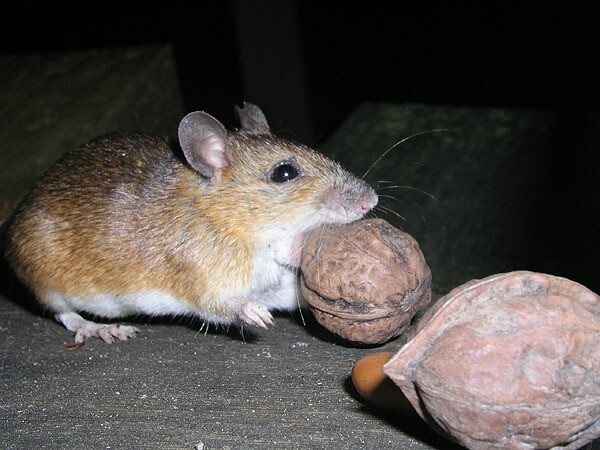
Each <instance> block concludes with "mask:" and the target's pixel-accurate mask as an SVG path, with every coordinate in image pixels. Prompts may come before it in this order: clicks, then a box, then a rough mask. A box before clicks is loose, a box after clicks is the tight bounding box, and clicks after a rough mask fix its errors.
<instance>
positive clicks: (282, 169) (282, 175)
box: [269, 161, 300, 183]
mask: <svg viewBox="0 0 600 450" xmlns="http://www.w3.org/2000/svg"><path fill="white" fill-rule="evenodd" d="M299 175H300V170H299V169H298V167H297V166H296V164H294V163H293V162H292V161H282V162H280V163H278V164H276V165H275V166H274V167H273V168H272V169H271V173H270V175H269V178H270V180H271V181H274V182H275V183H286V182H288V181H291V180H293V179H294V178H296V177H298V176H299Z"/></svg>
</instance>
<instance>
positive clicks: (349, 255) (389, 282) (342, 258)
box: [301, 219, 431, 344]
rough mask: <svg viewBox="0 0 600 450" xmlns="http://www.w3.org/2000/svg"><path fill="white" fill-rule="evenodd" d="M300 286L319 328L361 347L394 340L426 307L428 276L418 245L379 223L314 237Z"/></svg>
mask: <svg viewBox="0 0 600 450" xmlns="http://www.w3.org/2000/svg"><path fill="white" fill-rule="evenodd" d="M301 284H302V293H303V295H304V297H305V298H306V300H307V302H308V303H309V305H310V308H311V310H312V312H313V314H314V316H315V318H316V319H317V321H318V322H319V323H320V324H321V325H323V326H324V327H325V328H327V329H328V330H329V331H331V332H333V333H334V334H336V335H338V336H340V337H342V338H344V339H346V340H348V341H352V342H356V343H362V344H380V343H383V342H386V341H388V340H390V339H392V338H394V337H396V336H398V335H399V334H401V333H402V332H403V331H404V330H405V329H406V327H407V326H408V324H409V323H410V321H411V319H412V318H413V316H414V315H415V314H416V313H417V312H418V311H420V310H421V309H423V308H424V307H425V306H426V305H428V304H429V302H430V301H431V271H430V270H429V267H428V266H427V263H426V262H425V258H424V256H423V254H422V252H421V250H420V248H419V245H418V243H417V242H416V241H415V239H414V238H412V237H411V236H410V235H408V234H406V233H403V232H401V231H400V230H398V229H396V228H394V227H393V226H391V225H390V224H389V223H387V222H386V221H385V220H382V219H369V220H362V221H359V222H355V223H352V224H348V225H335V226H324V227H322V228H319V229H317V230H315V231H313V232H312V233H311V234H310V235H309V236H308V238H307V241H306V243H305V245H304V249H303V254H302V283H301Z"/></svg>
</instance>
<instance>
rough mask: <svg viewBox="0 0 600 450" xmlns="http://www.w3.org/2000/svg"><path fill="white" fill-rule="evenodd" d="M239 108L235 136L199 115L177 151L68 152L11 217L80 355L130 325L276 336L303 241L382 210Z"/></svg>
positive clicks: (153, 139) (100, 146)
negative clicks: (173, 322) (185, 322)
mask: <svg viewBox="0 0 600 450" xmlns="http://www.w3.org/2000/svg"><path fill="white" fill-rule="evenodd" d="M234 111H235V114H236V115H237V118H238V120H239V124H240V127H239V128H237V129H233V130H231V131H230V130H227V129H226V128H225V126H224V125H223V124H222V123H221V122H219V121H218V120H217V119H216V118H214V117H213V116H211V115H210V114H208V113H206V112H204V111H194V112H191V113H189V114H187V115H186V116H185V117H183V119H182V120H181V122H180V124H179V127H178V130H177V135H178V139H177V140H169V139H168V138H165V137H158V136H153V135H149V134H145V133H139V132H123V131H122V132H114V133H111V134H108V135H105V136H102V137H99V138H96V139H94V140H92V141H91V142H89V143H86V144H84V145H82V146H81V147H78V148H76V149H73V150H71V151H68V152H67V153H65V154H64V155H63V156H62V157H61V158H60V159H59V160H58V161H57V162H56V163H55V164H54V165H53V166H51V168H50V169H49V170H48V171H47V172H46V173H45V174H44V175H43V176H42V177H41V179H40V180H38V181H37V182H36V183H35V184H34V186H33V187H32V188H31V190H30V191H29V193H28V194H27V195H26V196H25V197H24V198H23V200H22V202H21V203H20V204H19V205H18V206H17V207H16V209H15V211H14V213H13V215H12V217H11V218H10V220H9V223H8V224H7V229H6V237H5V247H6V249H5V256H6V258H7V260H8V261H9V264H10V266H11V267H12V270H13V271H14V273H15V274H16V276H17V277H18V278H19V279H20V280H21V281H22V282H23V283H24V284H25V285H26V286H27V287H28V288H29V289H30V291H31V292H32V293H33V295H34V296H35V298H36V299H37V301H38V302H39V303H40V304H41V305H42V306H43V307H44V308H45V309H46V310H48V311H49V312H50V313H51V314H53V316H54V318H55V319H56V321H57V322H59V323H61V324H62V325H64V327H65V328H66V329H67V330H69V331H71V332H73V333H74V335H75V342H76V344H80V343H82V342H84V340H85V338H87V337H94V338H99V339H101V340H102V341H104V342H106V343H111V342H114V341H115V340H127V339H128V338H132V337H134V336H135V335H136V334H137V333H138V332H139V329H138V328H137V327H134V326H130V325H122V324H119V323H104V322H94V321H93V320H98V319H97V318H102V319H104V321H105V322H106V321H109V322H113V321H115V320H116V319H123V318H126V317H128V316H135V315H147V316H152V317H159V316H182V315H184V316H195V317H199V318H201V319H202V320H204V321H205V322H207V323H208V324H214V325H216V326H219V325H223V326H229V325H237V326H241V327H243V326H244V325H249V326H251V328H253V329H254V328H255V329H259V328H265V329H267V328H269V327H270V326H271V325H273V323H274V320H273V314H272V312H274V311H293V310H295V309H297V308H298V307H299V305H300V302H301V298H300V293H299V289H298V270H299V266H300V263H301V250H302V246H303V243H304V239H305V237H306V236H307V234H308V233H309V232H310V231H312V230H314V229H316V228H318V227H320V226H322V225H327V224H343V223H350V222H354V221H356V220H359V219H361V218H362V217H364V216H365V215H366V214H367V213H369V212H370V211H371V210H372V209H373V208H374V207H375V206H376V205H377V201H378V196H377V194H376V193H375V191H374V190H373V188H372V187H371V186H369V185H368V184H367V183H366V182H365V181H364V180H362V179H359V178H357V177H356V176H355V175H353V174H351V173H350V172H349V171H347V170H346V169H344V168H343V167H342V166H341V165H340V164H339V163H338V162H336V161H334V160H332V159H330V158H328V157H326V156H325V155H323V154H322V153H319V152H317V151H316V150H313V149H311V148H310V147H308V146H306V145H303V144H300V143H296V142H292V141H291V140H288V139H284V138H281V137H277V136H276V135H275V134H273V133H272V132H271V130H270V127H269V124H268V122H267V120H266V117H265V115H264V113H263V112H262V110H261V109H260V108H259V107H258V106H256V105H254V104H252V103H246V102H244V103H243V105H242V106H241V107H238V106H235V108H234ZM84 316H85V317H86V318H84ZM90 319H93V320H90ZM117 321H118V320H117Z"/></svg>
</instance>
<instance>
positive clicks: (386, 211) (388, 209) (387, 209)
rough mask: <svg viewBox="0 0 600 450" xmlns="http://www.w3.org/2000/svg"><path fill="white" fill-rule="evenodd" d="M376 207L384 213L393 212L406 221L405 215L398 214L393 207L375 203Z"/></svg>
mask: <svg viewBox="0 0 600 450" xmlns="http://www.w3.org/2000/svg"><path fill="white" fill-rule="evenodd" d="M375 208H376V209H379V210H381V211H383V212H384V213H391V214H394V215H395V216H397V217H398V218H399V219H401V220H404V221H406V217H402V216H401V215H400V214H398V213H397V212H396V211H394V210H393V209H390V208H387V207H385V206H382V205H377V206H376V207H375Z"/></svg>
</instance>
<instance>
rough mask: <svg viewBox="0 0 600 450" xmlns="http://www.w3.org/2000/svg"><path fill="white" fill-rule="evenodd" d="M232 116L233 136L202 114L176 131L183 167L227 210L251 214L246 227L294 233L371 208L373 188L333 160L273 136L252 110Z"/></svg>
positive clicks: (341, 220) (262, 118) (191, 117)
mask: <svg viewBox="0 0 600 450" xmlns="http://www.w3.org/2000/svg"><path fill="white" fill-rule="evenodd" d="M235 112H236V114H237V116H238V118H239V121H240V124H241V128H240V129H239V130H238V131H236V132H232V133H229V132H228V131H227V130H226V129H225V127H224V126H223V125H222V124H221V123H220V122H219V121H218V120H216V119H215V118H213V117H212V116H210V115H208V114H206V113H204V112H193V113H190V114H188V115H187V116H185V117H184V119H183V120H182V121H181V124H180V126H179V141H180V144H181V147H182V150H183V154H184V155H185V158H186V159H187V161H188V163H189V164H190V166H191V167H192V168H193V169H195V170H196V171H197V172H198V173H200V174H201V175H203V176H204V177H206V178H207V179H208V180H209V183H210V190H212V191H214V192H218V193H219V195H220V197H221V199H222V201H223V202H225V203H227V202H232V203H231V207H232V208H233V210H234V211H235V210H237V211H253V215H252V217H253V222H256V221H258V222H262V224H261V225H263V226H265V225H268V224H272V223H288V224H289V225H290V226H292V225H295V226H292V228H294V231H295V232H298V231H304V230H307V229H310V228H314V227H316V226H319V225H322V224H324V223H347V222H352V221H354V220H357V219H359V218H361V217H362V216H363V215H364V214H366V213H367V212H368V211H370V210H371V209H372V208H373V207H374V206H375V205H376V203H377V196H376V194H375V192H374V191H373V189H372V188H371V187H370V186H368V185H367V184H366V183H365V182H363V181H362V180H359V179H358V178H356V177H354V176H353V175H352V174H350V173H349V172H348V171H346V170H345V169H343V168H342V167H341V166H340V165H339V164H338V163H336V162H334V161H332V160H331V159H329V158H327V157H325V156H324V155H322V154H320V153H318V152H315V151H314V150H312V149H310V148H308V147H306V146H304V145H301V144H296V143H292V142H290V141H288V140H285V139H281V138H278V137H276V136H274V135H273V134H272V133H271V131H270V128H269V125H268V123H267V120H266V118H265V116H264V114H263V112H262V111H261V110H260V108H258V107H257V106H256V105H253V104H249V103H244V106H243V107H242V108H238V107H236V108H235ZM289 231H291V230H289Z"/></svg>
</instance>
